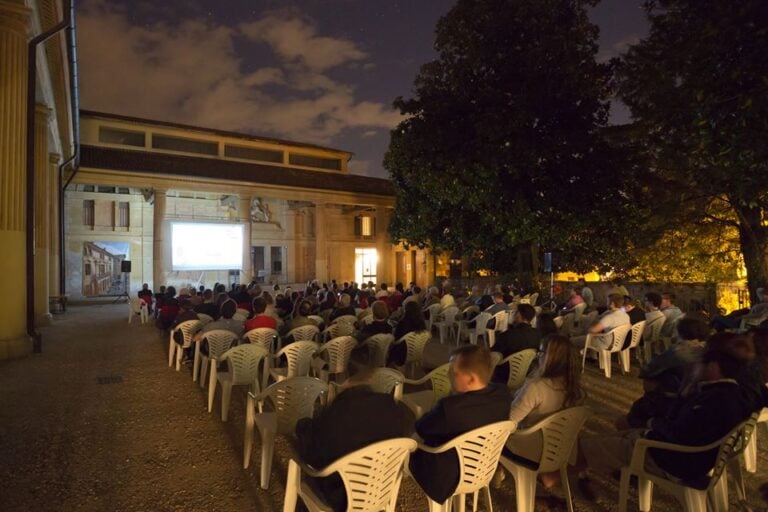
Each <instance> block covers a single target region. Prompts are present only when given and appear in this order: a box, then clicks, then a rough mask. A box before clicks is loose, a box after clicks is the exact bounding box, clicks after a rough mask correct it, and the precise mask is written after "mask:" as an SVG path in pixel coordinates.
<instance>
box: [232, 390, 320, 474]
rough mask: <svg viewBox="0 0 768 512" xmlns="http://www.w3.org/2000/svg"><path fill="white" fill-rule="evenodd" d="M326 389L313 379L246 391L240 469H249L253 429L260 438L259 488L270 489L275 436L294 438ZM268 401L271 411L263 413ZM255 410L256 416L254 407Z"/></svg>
mask: <svg viewBox="0 0 768 512" xmlns="http://www.w3.org/2000/svg"><path fill="white" fill-rule="evenodd" d="M327 390H328V386H327V385H326V384H325V383H324V382H323V381H321V380H319V379H316V378H314V377H293V378H290V379H286V380H283V381H281V382H276V383H274V384H272V385H271V386H269V387H268V388H266V389H265V390H264V391H262V392H261V393H259V394H256V393H252V392H249V393H248V398H247V402H246V413H245V438H244V447H243V468H248V465H249V464H250V461H251V452H252V451H253V430H254V427H255V428H257V429H258V430H259V437H260V438H261V488H262V489H267V488H269V477H270V475H271V474H272V454H273V453H274V450H275V436H276V435H277V434H283V435H290V436H293V435H294V433H295V431H296V423H297V422H298V421H299V420H300V419H301V418H311V417H312V416H314V413H315V405H316V403H317V401H318V399H319V398H321V395H322V394H324V393H326V392H327ZM265 402H269V403H270V405H271V410H267V411H265V409H264V404H265ZM257 407H258V413H257V410H256V408H257Z"/></svg>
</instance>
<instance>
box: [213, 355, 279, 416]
mask: <svg viewBox="0 0 768 512" xmlns="http://www.w3.org/2000/svg"><path fill="white" fill-rule="evenodd" d="M219 361H220V362H223V361H226V362H227V368H228V369H229V371H228V372H221V373H219V372H218V371H217V369H216V367H213V368H211V385H210V386H209V388H208V412H209V413H210V412H211V410H212V409H213V397H214V395H215V394H216V382H217V381H218V383H219V384H221V421H227V417H228V416H229V402H230V400H231V398H232V387H233V386H250V390H249V391H251V392H253V393H258V392H259V390H260V389H261V387H260V386H259V366H262V367H263V368H262V373H266V372H267V371H268V370H269V352H267V351H266V350H265V349H264V347H259V346H258V345H239V346H237V347H235V348H231V349H229V350H227V351H226V352H224V355H222V356H221V358H220V359H219ZM214 378H215V380H214Z"/></svg>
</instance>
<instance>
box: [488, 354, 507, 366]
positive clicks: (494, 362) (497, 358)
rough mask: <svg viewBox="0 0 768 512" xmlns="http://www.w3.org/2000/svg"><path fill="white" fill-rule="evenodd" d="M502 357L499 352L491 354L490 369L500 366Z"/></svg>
mask: <svg viewBox="0 0 768 512" xmlns="http://www.w3.org/2000/svg"><path fill="white" fill-rule="evenodd" d="M503 359H504V355H503V354H502V353H501V352H493V351H492V352H491V368H496V367H497V366H499V365H500V364H501V361H502V360H503Z"/></svg>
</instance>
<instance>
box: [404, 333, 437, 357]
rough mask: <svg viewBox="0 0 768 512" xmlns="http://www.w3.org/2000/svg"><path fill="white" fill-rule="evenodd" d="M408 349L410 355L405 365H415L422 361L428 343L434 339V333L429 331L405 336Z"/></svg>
mask: <svg viewBox="0 0 768 512" xmlns="http://www.w3.org/2000/svg"><path fill="white" fill-rule="evenodd" d="M403 338H404V342H405V343H406V347H407V348H408V354H407V355H406V357H405V363H406V364H408V363H414V362H418V361H421V359H422V357H423V356H424V347H425V346H426V345H427V342H428V341H429V340H430V338H432V333H430V332H429V331H414V332H409V333H408V334H406V335H405V336H403Z"/></svg>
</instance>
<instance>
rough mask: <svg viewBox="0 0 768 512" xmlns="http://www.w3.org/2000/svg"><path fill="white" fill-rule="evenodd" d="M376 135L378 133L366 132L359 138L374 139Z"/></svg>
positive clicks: (373, 131)
mask: <svg viewBox="0 0 768 512" xmlns="http://www.w3.org/2000/svg"><path fill="white" fill-rule="evenodd" d="M378 134H379V132H378V131H376V130H366V131H364V132H363V134H362V135H361V137H363V138H368V137H375V136H376V135H378Z"/></svg>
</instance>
